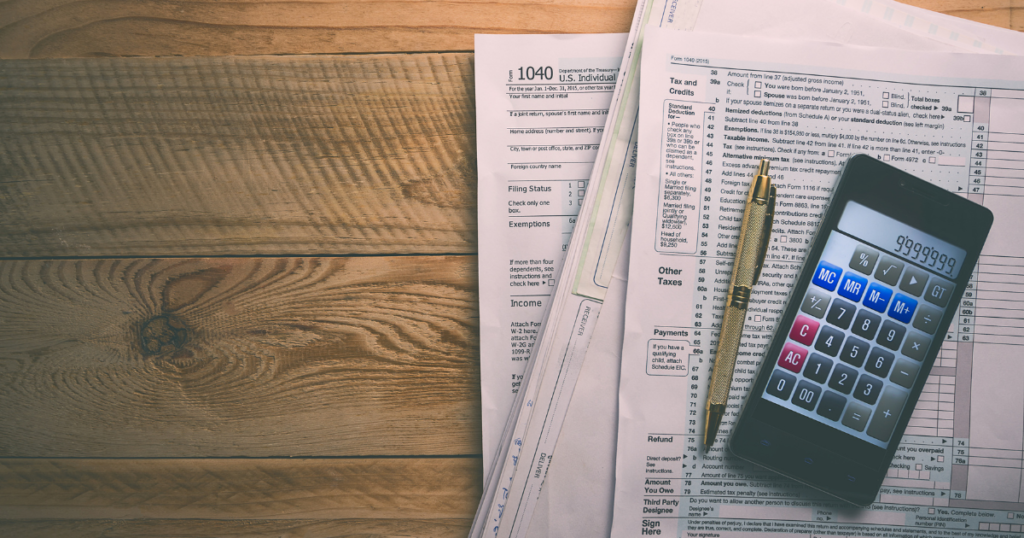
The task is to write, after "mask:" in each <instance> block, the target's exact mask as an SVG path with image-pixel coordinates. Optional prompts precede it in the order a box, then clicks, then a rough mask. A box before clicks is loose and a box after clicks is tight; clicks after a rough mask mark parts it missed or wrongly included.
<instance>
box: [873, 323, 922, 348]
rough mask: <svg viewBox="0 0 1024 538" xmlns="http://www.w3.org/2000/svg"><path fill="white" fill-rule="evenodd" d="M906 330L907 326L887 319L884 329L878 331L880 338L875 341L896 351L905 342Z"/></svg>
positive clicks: (883, 324)
mask: <svg viewBox="0 0 1024 538" xmlns="http://www.w3.org/2000/svg"><path fill="white" fill-rule="evenodd" d="M932 330H934V329H932ZM906 332H907V328H906V327H904V326H903V325H900V324H899V323H896V322H894V321H891V320H888V319H887V320H885V322H884V323H882V330H880V331H878V339H877V340H875V341H876V342H878V343H879V344H882V345H883V346H885V347H887V348H889V349H891V350H893V351H895V350H897V349H899V348H900V342H903V334H904V333H906Z"/></svg>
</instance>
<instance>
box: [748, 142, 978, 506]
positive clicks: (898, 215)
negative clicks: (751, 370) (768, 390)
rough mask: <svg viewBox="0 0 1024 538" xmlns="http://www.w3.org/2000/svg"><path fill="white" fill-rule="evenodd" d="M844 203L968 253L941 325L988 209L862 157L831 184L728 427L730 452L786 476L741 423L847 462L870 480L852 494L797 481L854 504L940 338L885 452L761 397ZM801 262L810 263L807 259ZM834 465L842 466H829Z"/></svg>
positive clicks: (890, 451)
mask: <svg viewBox="0 0 1024 538" xmlns="http://www.w3.org/2000/svg"><path fill="white" fill-rule="evenodd" d="M849 201H855V202H858V203H860V204H862V205H864V206H866V207H868V208H870V209H872V210H875V211H878V212H880V213H882V214H884V215H887V216H889V217H891V218H894V219H896V220H898V221H901V222H904V223H906V224H908V225H910V226H912V227H914V228H917V229H920V230H922V231H924V232H927V233H929V234H931V235H933V236H935V237H937V238H939V239H942V240H944V241H947V242H949V243H951V244H954V245H956V246H958V247H960V248H963V249H964V250H965V251H967V256H966V258H965V259H964V263H963V265H962V268H961V270H960V273H959V274H958V276H957V278H956V279H955V280H954V291H953V294H952V296H951V297H950V301H949V303H948V306H947V309H946V311H945V313H944V315H943V318H942V322H941V324H940V328H942V327H947V328H948V325H949V323H950V322H951V321H952V319H953V318H954V317H956V316H957V315H958V309H957V305H958V304H959V302H960V299H961V298H962V295H963V293H964V291H965V290H966V286H967V284H968V282H969V281H970V278H971V275H972V273H973V272H974V266H975V265H976V263H977V261H978V257H979V256H980V253H981V246H982V245H983V244H984V240H985V238H986V237H987V235H988V230H989V228H990V227H991V224H992V213H991V212H990V211H989V210H988V209H985V208H984V207H982V206H980V205H978V204H975V203H973V202H970V201H968V200H966V199H964V198H961V197H960V196H959V195H957V194H954V193H951V192H949V191H946V190H944V189H942V188H940V187H937V186H935V185H932V184H930V183H928V182H926V181H924V180H921V179H919V178H917V177H914V176H912V175H910V174H908V173H906V172H903V171H901V170H899V169H897V168H894V167H892V166H889V165H887V164H885V163H882V162H880V161H878V160H876V159H873V158H871V157H868V156H866V155H857V156H854V157H852V158H850V160H849V161H848V162H847V164H846V166H845V167H844V169H843V172H842V174H841V176H840V179H839V181H838V182H837V183H836V185H835V187H834V189H833V195H832V198H831V199H830V202H829V207H828V208H827V210H826V212H825V215H824V216H823V218H822V221H821V225H820V226H819V228H818V231H817V232H816V233H815V236H814V238H813V240H812V241H813V242H812V245H811V247H810V248H809V251H808V253H807V257H806V259H805V263H804V266H803V268H802V269H801V271H800V274H799V276H798V278H797V281H796V283H795V284H794V287H793V290H792V291H791V293H790V297H789V300H788V301H787V306H786V308H785V309H784V313H783V315H782V317H781V319H780V320H779V323H778V325H777V326H776V331H775V334H774V335H773V337H772V342H771V344H770V345H769V347H768V349H767V350H766V352H765V355H764V356H763V358H762V361H761V365H760V368H759V371H758V375H757V377H756V379H755V382H754V385H753V387H752V388H751V392H750V397H748V398H747V399H746V402H745V404H744V406H743V409H742V411H741V415H740V418H739V420H738V422H737V423H736V427H735V428H734V433H733V436H732V438H731V439H730V449H732V450H733V452H735V453H736V454H737V455H739V456H740V457H743V458H744V459H749V460H752V461H754V462H755V463H759V464H762V465H765V466H767V467H770V468H773V469H775V470H777V471H780V472H783V473H784V474H789V473H787V472H786V471H787V470H786V469H784V468H780V467H779V466H778V465H773V462H771V461H764V460H765V456H764V455H763V454H762V453H761V452H760V451H759V450H757V449H756V447H754V446H752V445H751V443H752V442H753V441H754V440H753V439H752V438H748V437H749V436H746V437H745V436H744V435H742V430H743V429H744V428H746V427H748V426H753V425H755V424H756V425H761V426H763V427H768V428H770V429H772V430H773V431H774V430H778V435H781V436H783V438H786V439H788V440H790V441H793V442H802V443H807V444H809V445H813V446H814V447H815V448H816V449H817V450H819V451H821V452H822V453H825V454H827V455H828V456H829V458H826V459H830V460H832V461H834V462H844V463H849V464H850V465H852V466H855V467H858V468H861V469H862V470H864V471H865V472H866V473H867V474H868V475H870V477H871V478H870V479H868V480H864V481H861V483H860V484H857V485H856V487H855V488H854V489H855V490H857V491H855V492H850V491H845V492H836V491H834V488H832V487H830V486H829V484H825V483H814V481H813V479H812V480H810V481H808V480H807V478H806V477H799V479H800V480H801V481H804V482H807V483H809V484H810V485H812V486H815V487H818V488H820V489H823V490H825V491H826V492H828V493H831V494H833V495H837V496H840V497H841V498H844V499H846V500H850V501H851V502H854V503H856V504H865V499H866V498H867V497H866V496H867V494H868V490H873V491H871V492H870V498H872V499H873V498H874V495H875V494H876V493H877V491H878V487H879V486H880V485H881V481H882V478H884V475H885V472H886V471H887V469H888V466H889V464H890V462H891V461H892V459H893V455H894V454H895V453H896V450H897V448H898V447H899V443H900V439H901V438H902V436H903V433H904V431H905V430H906V427H907V424H908V422H909V421H910V416H911V414H912V412H913V409H914V407H915V406H916V405H917V401H918V399H919V398H920V395H921V392H922V390H923V388H924V385H925V382H926V381H927V378H928V373H929V372H930V371H931V368H932V365H933V364H934V362H935V358H936V356H937V355H938V351H939V348H940V347H941V346H942V342H943V341H944V338H941V337H939V338H935V339H934V340H933V341H932V345H931V346H930V347H929V349H928V352H927V353H926V355H925V358H924V360H923V361H922V366H921V373H920V374H919V375H918V378H917V380H916V381H915V383H914V385H913V387H912V388H911V390H910V396H909V397H908V400H907V404H906V405H905V406H904V410H903V412H902V413H901V415H900V418H899V420H898V421H897V424H896V427H895V429H894V430H893V435H892V437H891V438H890V442H889V445H888V448H885V449H883V448H881V447H878V446H876V445H873V444H871V443H868V442H867V441H864V440H862V439H858V438H856V437H854V436H852V435H849V434H847V433H845V432H843V431H841V430H838V429H835V428H832V427H830V426H827V425H825V424H823V423H820V422H817V421H815V420H812V419H810V418H807V417H805V416H803V415H800V414H799V413H796V412H794V411H792V410H790V409H787V408H785V407H782V406H780V405H778V404H775V403H773V402H771V401H768V400H765V399H763V398H762V395H763V394H764V390H765V386H766V385H767V383H768V379H769V378H770V376H771V372H772V371H773V370H774V364H775V361H774V360H771V359H772V358H774V357H777V356H778V355H779V353H780V352H781V350H782V347H783V346H784V344H785V341H786V334H788V332H787V331H788V328H789V327H790V326H791V325H792V324H793V321H794V319H795V318H796V316H797V314H798V313H799V309H800V303H801V301H800V300H798V299H800V298H802V297H803V296H804V293H805V292H806V290H807V289H808V288H809V286H810V282H811V279H812V277H813V274H814V269H815V268H816V267H817V263H818V260H819V259H820V257H821V254H822V252H823V250H824V248H825V243H826V242H827V239H828V237H829V235H830V234H831V233H832V232H833V231H834V230H836V228H837V226H838V223H839V219H840V217H841V216H842V212H843V210H844V209H845V207H846V204H847V202H849ZM806 260H810V261H812V262H813V263H806ZM906 263H908V264H911V265H917V264H914V263H913V262H912V261H909V260H906ZM944 333H945V330H943V331H941V332H939V331H937V334H944ZM737 433H739V434H737ZM836 465H841V464H840V463H836ZM848 486H849V485H848V484H843V485H842V487H843V488H848ZM851 497H852V498H851ZM867 502H870V500H868V501H867Z"/></svg>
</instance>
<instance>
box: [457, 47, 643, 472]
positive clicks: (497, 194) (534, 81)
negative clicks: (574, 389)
mask: <svg viewBox="0 0 1024 538" xmlns="http://www.w3.org/2000/svg"><path fill="white" fill-rule="evenodd" d="M625 42H626V34H606V35H579V34H576V35H541V36H515V35H479V36H477V37H476V62H475V68H476V108H477V148H478V149H477V165H478V170H479V181H478V187H477V193H478V194H477V196H478V207H479V210H478V213H479V214H478V223H479V224H478V226H479V234H480V238H481V240H480V257H479V263H480V266H479V272H480V350H481V352H480V354H481V356H480V386H481V406H482V421H483V460H484V468H485V469H489V468H490V466H491V464H492V461H493V458H494V453H495V450H496V448H497V446H498V441H499V438H500V437H501V433H502V428H503V426H504V425H505V422H506V420H507V419H508V416H509V410H510V409H511V408H512V401H513V399H514V398H515V395H516V393H517V392H518V391H519V387H520V385H521V384H522V382H523V376H524V374H525V370H526V365H527V359H529V357H530V352H531V350H532V349H533V345H534V343H535V342H536V341H537V339H538V337H539V336H540V329H541V324H542V322H543V321H544V316H545V314H546V313H547V310H548V307H549V305H550V301H551V296H552V294H553V293H554V290H555V282H556V281H557V279H558V276H559V273H560V272H561V269H562V263H563V261H564V260H565V253H566V250H567V248H568V244H569V238H570V236H571V234H572V231H573V228H574V227H575V225H576V219H577V215H578V214H579V211H580V206H581V204H582V202H583V196H584V193H585V191H586V189H587V185H588V183H589V180H590V172H591V169H592V168H593V165H594V159H595V156H596V155H597V150H598V144H599V143H600V141H601V135H602V133H603V132H604V127H605V120H606V119H607V117H608V105H609V103H610V102H611V98H612V91H613V90H614V89H615V83H616V81H617V80H618V76H619V64H620V62H621V56H622V50H623V47H624V46H625Z"/></svg>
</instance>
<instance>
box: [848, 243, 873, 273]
mask: <svg viewBox="0 0 1024 538" xmlns="http://www.w3.org/2000/svg"><path fill="white" fill-rule="evenodd" d="M877 260H878V252H875V251H874V250H871V249H869V248H867V247H857V250H855V251H854V252H853V258H850V269H854V270H857V271H860V272H861V273H864V274H865V275H870V274H871V270H872V269H874V268H875V261H877Z"/></svg>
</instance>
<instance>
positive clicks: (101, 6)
mask: <svg viewBox="0 0 1024 538" xmlns="http://www.w3.org/2000/svg"><path fill="white" fill-rule="evenodd" d="M635 6H636V0H557V1H555V2H545V3H533V4H531V3H526V4H524V3H522V2H517V1H515V0H498V1H486V2H485V1H481V0H477V1H469V2H465V1H452V0H424V1H396V0H385V1H374V2H366V1H361V0H333V1H332V0H328V1H323V2H303V1H295V0H292V1H287V0H286V1H275V2H270V1H266V0H262V1H260V0H257V1H253V0H248V1H246V0H243V1H239V2H218V1H215V0H192V1H170V2H165V1H153V0H144V1H139V0H46V1H39V0H9V1H8V2H5V6H4V10H3V13H2V14H0V58H60V57H82V56H135V55H141V56H168V55H184V56H220V55H224V56H229V55H252V54H282V53H284V54H302V53H338V52H392V51H453V50H462V51H468V50H473V34H476V33H539V32H540V33H594V32H628V31H629V23H630V20H631V19H632V16H633V10H634V8H635Z"/></svg>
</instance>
